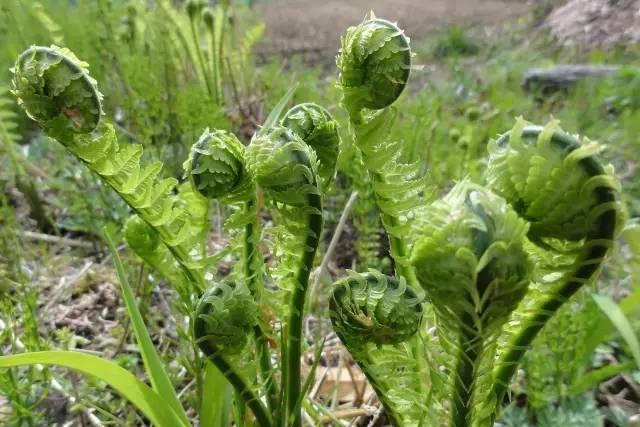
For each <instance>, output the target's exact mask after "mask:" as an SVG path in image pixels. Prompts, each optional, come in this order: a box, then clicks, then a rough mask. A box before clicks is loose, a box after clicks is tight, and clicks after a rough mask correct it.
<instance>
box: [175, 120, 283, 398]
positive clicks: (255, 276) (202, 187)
mask: <svg viewBox="0 0 640 427" xmlns="http://www.w3.org/2000/svg"><path fill="white" fill-rule="evenodd" d="M244 151H245V148H244V146H243V145H242V143H241V142H240V141H238V139H237V138H236V137H235V135H233V134H231V133H229V132H226V131H222V130H213V131H209V130H208V129H207V130H205V131H204V133H203V134H202V136H201V137H200V139H199V140H198V141H197V142H196V143H195V144H194V145H193V146H192V147H191V153H190V155H189V158H188V159H187V161H186V162H185V163H184V170H185V177H189V178H190V180H191V182H192V184H193V187H194V188H195V189H196V190H197V191H198V192H199V193H200V194H201V195H202V196H204V197H206V198H207V199H219V200H220V201H221V202H223V203H227V204H238V203H239V204H241V205H243V206H242V207H241V208H240V209H241V210H240V211H239V212H238V213H237V214H236V216H235V217H234V221H233V222H234V225H236V226H244V238H243V240H242V246H243V273H244V280H245V282H246V286H247V287H248V289H249V290H250V292H251V294H252V295H253V297H254V300H255V301H256V302H260V300H261V294H262V280H261V279H262V272H263V269H262V255H261V253H260V251H259V249H258V235H259V229H258V223H257V219H256V211H255V184H254V182H253V180H252V178H251V176H250V174H249V172H248V170H247V168H246V165H245V152H244ZM254 333H255V336H256V341H257V344H258V346H259V350H258V351H259V353H260V354H259V359H260V361H261V375H262V377H263V382H264V383H265V386H266V388H267V389H270V393H269V395H270V397H273V396H274V395H275V394H276V392H275V389H274V386H275V383H274V382H273V378H272V377H273V374H272V372H271V371H272V370H271V361H270V356H269V350H268V347H267V343H266V337H265V334H264V332H263V328H262V327H261V325H260V324H259V323H256V325H255V326H254Z"/></svg>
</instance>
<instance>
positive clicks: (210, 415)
mask: <svg viewBox="0 0 640 427" xmlns="http://www.w3.org/2000/svg"><path fill="white" fill-rule="evenodd" d="M200 401H201V404H200V425H202V426H207V427H227V426H228V425H229V414H230V413H231V406H232V404H233V388H232V387H231V384H229V382H228V381H227V379H226V378H225V377H224V375H222V373H220V371H219V370H218V368H216V367H215V365H214V364H213V363H211V362H209V361H207V367H206V369H205V374H204V384H203V386H202V398H201V399H200Z"/></svg>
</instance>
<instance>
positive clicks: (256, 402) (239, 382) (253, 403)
mask: <svg viewBox="0 0 640 427" xmlns="http://www.w3.org/2000/svg"><path fill="white" fill-rule="evenodd" d="M199 345H200V348H201V349H202V351H203V353H204V354H206V355H207V357H208V358H209V360H210V361H211V363H213V364H214V365H215V366H216V368H218V370H220V372H221V373H222V375H224V377H225V378H226V379H227V381H229V383H230V384H231V385H232V386H233V388H234V390H235V394H236V396H237V397H239V398H240V399H241V400H242V401H243V402H244V403H245V404H246V405H247V406H248V407H249V409H251V412H253V415H254V416H255V417H256V424H257V425H258V426H260V427H271V426H272V425H273V424H272V422H271V416H270V415H269V412H268V411H267V408H266V407H265V406H264V405H263V404H262V401H261V400H260V397H259V396H258V395H256V394H255V393H254V391H253V390H252V389H251V386H250V385H249V384H248V383H247V381H246V379H245V378H244V377H243V376H242V375H240V374H239V373H238V372H237V371H236V369H235V368H234V367H233V365H232V364H231V362H230V361H229V360H227V358H226V357H225V356H224V355H222V354H220V351H219V350H218V349H217V348H215V347H214V346H212V345H210V344H209V343H208V342H206V341H203V342H201V343H200V344H199Z"/></svg>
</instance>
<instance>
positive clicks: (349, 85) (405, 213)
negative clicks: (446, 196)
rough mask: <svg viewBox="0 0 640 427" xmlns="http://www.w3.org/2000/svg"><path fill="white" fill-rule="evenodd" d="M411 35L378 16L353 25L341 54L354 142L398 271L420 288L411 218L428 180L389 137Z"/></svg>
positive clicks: (407, 63) (341, 84)
mask: <svg viewBox="0 0 640 427" xmlns="http://www.w3.org/2000/svg"><path fill="white" fill-rule="evenodd" d="M411 56H412V53H411V48H410V46H409V39H408V38H407V37H406V36H405V35H404V33H403V31H402V30H400V29H399V28H398V27H397V26H396V25H395V24H393V23H391V22H389V21H385V20H382V19H377V18H375V17H373V16H372V18H371V19H369V20H366V21H364V22H363V23H361V24H360V25H358V26H356V27H351V28H349V29H348V30H347V33H346V35H345V36H344V37H343V38H342V44H341V48H340V52H339V54H338V57H337V59H336V62H337V64H338V69H339V71H340V74H339V78H338V86H339V88H340V89H341V90H342V93H343V98H342V102H341V105H342V106H343V107H344V108H345V109H346V110H347V111H348V113H349V119H350V123H349V124H350V128H351V133H352V135H353V138H354V143H355V145H356V146H357V147H358V149H359V150H360V152H361V154H362V160H363V162H364V164H365V167H366V168H367V171H368V173H369V177H370V179H371V185H372V188H373V192H374V195H375V200H376V204H377V206H378V209H379V210H380V213H381V218H382V222H383V225H384V228H385V229H386V231H387V233H388V234H389V240H390V244H391V255H392V256H393V258H394V260H395V262H396V272H397V274H398V275H399V276H400V277H404V278H405V280H406V281H407V283H408V284H409V285H410V286H412V287H413V288H417V287H419V285H418V283H417V280H416V278H415V272H414V271H413V269H412V267H411V266H410V265H409V264H408V258H407V257H408V242H407V241H406V236H407V235H408V234H409V222H410V220H411V218H413V217H414V216H415V215H416V213H417V212H418V211H419V210H420V208H421V207H422V206H423V205H424V197H423V195H424V192H425V188H424V187H425V186H424V179H423V176H422V174H421V172H420V167H419V165H418V164H417V163H410V164H406V163H403V162H402V161H401V160H400V158H401V155H402V144H401V142H398V141H396V142H393V141H389V134H390V131H391V128H392V126H393V124H394V122H395V119H396V111H395V110H394V109H393V107H392V104H393V103H394V102H395V101H396V100H397V99H398V97H399V96H400V94H401V93H402V92H403V90H404V88H405V87H406V85H407V81H408V79H409V73H410V69H411Z"/></svg>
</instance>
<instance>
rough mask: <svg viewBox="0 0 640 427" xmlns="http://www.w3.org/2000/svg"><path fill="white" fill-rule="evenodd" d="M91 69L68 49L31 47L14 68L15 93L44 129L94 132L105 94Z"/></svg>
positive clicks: (24, 107)
mask: <svg viewBox="0 0 640 427" xmlns="http://www.w3.org/2000/svg"><path fill="white" fill-rule="evenodd" d="M88 67H89V64H87V63H86V62H82V61H80V60H79V59H78V58H77V57H76V56H75V55H74V54H73V52H71V51H70V50H69V49H64V48H59V47H57V46H51V47H42V46H32V47H31V48H29V49H27V50H26V51H25V52H23V53H22V55H20V57H19V58H18V60H17V62H16V65H15V67H14V68H13V73H14V78H13V93H14V94H15V95H16V97H17V98H18V104H19V105H20V106H21V107H22V108H23V109H24V110H25V112H26V113H27V115H28V116H29V117H31V118H32V119H33V120H35V121H36V122H38V124H39V125H40V126H42V127H43V128H45V129H47V130H48V129H52V130H56V131H57V132H65V131H70V132H77V133H88V132H91V131H93V130H95V129H96V128H97V127H98V124H99V123H100V118H101V116H102V114H103V113H102V94H101V93H100V92H99V91H98V83H97V82H96V81H95V80H94V79H93V78H92V77H91V76H90V75H89V69H88Z"/></svg>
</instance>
